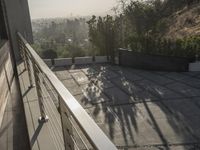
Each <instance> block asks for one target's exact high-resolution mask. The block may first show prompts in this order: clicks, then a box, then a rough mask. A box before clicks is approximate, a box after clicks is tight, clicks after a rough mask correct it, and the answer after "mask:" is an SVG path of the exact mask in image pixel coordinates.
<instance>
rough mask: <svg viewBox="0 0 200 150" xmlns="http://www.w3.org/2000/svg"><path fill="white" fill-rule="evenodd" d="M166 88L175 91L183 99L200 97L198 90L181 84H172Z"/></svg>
mask: <svg viewBox="0 0 200 150" xmlns="http://www.w3.org/2000/svg"><path fill="white" fill-rule="evenodd" d="M166 87H168V88H169V89H171V90H173V91H175V92H176V93H181V94H182V95H183V96H185V97H194V96H200V89H196V88H192V87H190V86H188V85H185V84H183V83H173V84H169V85H166Z"/></svg>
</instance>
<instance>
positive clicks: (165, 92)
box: [135, 80, 185, 100]
mask: <svg viewBox="0 0 200 150" xmlns="http://www.w3.org/2000/svg"><path fill="white" fill-rule="evenodd" d="M135 83H136V84H137V85H139V86H140V87H141V88H143V89H144V90H146V91H148V92H150V93H151V94H153V95H154V96H156V97H158V98H160V99H163V100H164V99H171V98H182V97H184V96H185V95H181V94H179V93H176V91H173V90H171V89H169V88H166V87H164V86H160V85H158V84H156V83H154V82H151V81H148V80H142V81H136V82H135Z"/></svg>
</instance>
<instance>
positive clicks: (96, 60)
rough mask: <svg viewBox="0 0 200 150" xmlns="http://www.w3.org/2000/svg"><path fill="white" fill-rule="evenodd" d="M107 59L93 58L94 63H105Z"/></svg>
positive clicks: (101, 57)
mask: <svg viewBox="0 0 200 150" xmlns="http://www.w3.org/2000/svg"><path fill="white" fill-rule="evenodd" d="M107 62H108V57H107V56H95V63H107Z"/></svg>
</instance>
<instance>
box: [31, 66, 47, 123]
mask: <svg viewBox="0 0 200 150" xmlns="http://www.w3.org/2000/svg"><path fill="white" fill-rule="evenodd" d="M33 72H34V76H35V87H36V92H37V97H38V102H39V108H40V114H41V116H40V117H39V121H40V122H47V121H48V120H49V118H48V116H47V115H46V114H45V111H44V104H43V103H44V102H43V101H44V99H43V97H42V89H41V80H40V77H39V74H40V71H39V68H38V67H37V65H36V64H35V63H33Z"/></svg>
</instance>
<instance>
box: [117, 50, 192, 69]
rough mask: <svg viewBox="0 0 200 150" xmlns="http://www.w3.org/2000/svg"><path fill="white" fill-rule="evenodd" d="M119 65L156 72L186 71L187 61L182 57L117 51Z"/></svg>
mask: <svg viewBox="0 0 200 150" xmlns="http://www.w3.org/2000/svg"><path fill="white" fill-rule="evenodd" d="M119 65H123V66H129V67H134V68H137V69H146V70H158V71H182V72H183V71H188V68H189V60H188V59H187V58H182V57H170V56H161V55H147V54H142V53H137V52H132V51H130V50H126V49H119Z"/></svg>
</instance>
